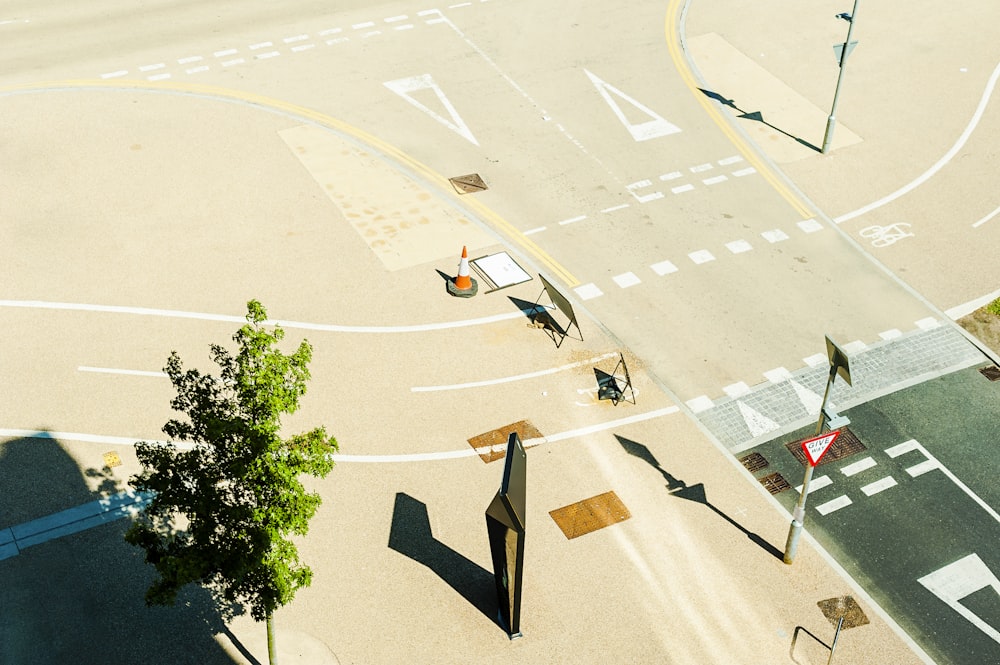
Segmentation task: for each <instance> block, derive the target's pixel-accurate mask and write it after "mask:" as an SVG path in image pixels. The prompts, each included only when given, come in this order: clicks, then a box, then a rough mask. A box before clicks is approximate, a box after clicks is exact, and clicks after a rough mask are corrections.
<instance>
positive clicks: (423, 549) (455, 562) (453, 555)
mask: <svg viewBox="0 0 1000 665" xmlns="http://www.w3.org/2000/svg"><path fill="white" fill-rule="evenodd" d="M389 549H391V550H395V551H396V552H399V553H400V554H402V555H404V556H407V557H409V558H411V559H413V560H414V561H416V562H417V563H420V564H423V565H424V566H427V567H428V568H430V569H431V571H433V572H434V573H435V574H436V575H437V576H438V577H440V578H441V579H442V580H444V582H445V583H446V584H447V585H448V586H450V587H451V588H452V589H454V590H455V591H456V592H458V595H460V596H462V598H464V599H465V600H467V601H468V602H469V603H471V604H472V606H473V607H475V608H476V609H478V610H479V611H480V612H482V613H483V614H484V615H486V617H487V618H489V620H490V621H492V622H493V623H496V617H497V610H498V605H497V598H496V585H495V583H494V580H493V573H491V572H489V571H488V570H486V569H485V568H483V567H482V566H480V565H478V564H477V563H475V562H473V561H470V560H469V559H467V558H465V557H464V556H462V555H461V554H459V553H458V552H456V551H455V550H453V549H451V548H450V547H448V546H447V545H445V544H444V543H442V542H441V541H439V540H437V539H436V538H435V537H434V534H433V533H431V521H430V518H429V517H428V515H427V505H426V504H425V503H423V502H422V501H418V500H417V499H414V498H413V497H412V496H410V495H409V494H405V493H403V492H398V493H397V494H396V503H395V505H394V506H393V509H392V526H391V527H390V529H389ZM497 625H498V626H499V625H500V624H497Z"/></svg>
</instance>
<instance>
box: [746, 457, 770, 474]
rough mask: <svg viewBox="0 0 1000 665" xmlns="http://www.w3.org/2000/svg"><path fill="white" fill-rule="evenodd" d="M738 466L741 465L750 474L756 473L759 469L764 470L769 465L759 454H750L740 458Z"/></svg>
mask: <svg viewBox="0 0 1000 665" xmlns="http://www.w3.org/2000/svg"><path fill="white" fill-rule="evenodd" d="M740 464H742V465H743V466H744V467H745V468H746V470H747V471H749V472H750V473H756V472H757V471H760V470H761V469H766V468H767V467H768V465H770V462H768V461H767V459H766V458H765V457H764V456H763V455H761V454H760V453H750V454H749V455H746V456H745V457H741V458H740Z"/></svg>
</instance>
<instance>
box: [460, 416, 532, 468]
mask: <svg viewBox="0 0 1000 665" xmlns="http://www.w3.org/2000/svg"><path fill="white" fill-rule="evenodd" d="M511 432H517V435H518V437H520V439H521V443H525V442H527V441H528V440H530V439H540V438H542V433H541V432H539V431H538V430H537V429H536V428H535V426H534V425H532V424H531V423H530V422H528V421H527V420H519V421H518V422H516V423H511V424H510V425H504V426H503V427H498V428H497V429H495V430H493V431H490V432H486V433H485V434H479V435H477V436H474V437H472V438H471V439H469V445H470V446H472V447H473V448H475V449H476V452H477V453H479V457H480V458H481V459H482V460H483V461H484V462H486V463H487V464H489V463H490V462H495V461H497V460H498V459H503V458H504V456H505V455H506V454H507V439H509V438H510V433H511Z"/></svg>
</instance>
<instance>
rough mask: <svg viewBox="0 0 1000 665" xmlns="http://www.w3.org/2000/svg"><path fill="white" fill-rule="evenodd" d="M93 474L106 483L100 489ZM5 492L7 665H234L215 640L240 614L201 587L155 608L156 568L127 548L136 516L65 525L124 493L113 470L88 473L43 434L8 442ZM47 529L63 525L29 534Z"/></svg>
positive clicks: (2, 562)
mask: <svg viewBox="0 0 1000 665" xmlns="http://www.w3.org/2000/svg"><path fill="white" fill-rule="evenodd" d="M98 459H99V457H98ZM86 476H89V477H92V478H97V479H99V487H98V489H97V490H96V491H94V490H91V489H90V487H88V484H87V483H86V482H85V477H86ZM0 487H2V488H3V491H2V492H0V536H4V535H5V534H6V536H7V537H9V541H7V542H4V539H3V538H0V543H4V544H3V545H0V607H2V608H3V615H4V618H3V620H2V621H0V663H32V664H33V665H36V664H40V665H45V664H48V663H52V664H54V665H55V664H61V663H74V664H79V665H88V664H90V663H94V664H98V663H101V664H104V663H137V662H164V663H192V664H198V665H202V664H205V665H233V663H234V659H233V657H231V656H230V655H229V654H228V653H227V652H226V650H225V649H224V648H223V647H222V646H221V645H220V644H219V643H218V642H217V641H216V640H215V639H214V638H213V635H217V634H219V633H226V632H227V628H226V626H225V619H226V617H227V616H231V615H232V613H239V612H240V611H241V608H224V607H222V606H220V605H219V603H217V602H216V600H215V599H214V598H213V596H212V594H211V592H209V591H208V590H206V589H204V588H201V587H197V586H191V587H189V588H186V589H184V590H183V591H182V593H181V594H180V595H179V597H178V601H177V604H176V605H175V606H173V607H148V608H147V607H146V606H145V601H144V596H145V592H146V589H147V588H148V587H149V585H150V583H151V582H152V581H153V573H154V571H153V569H152V567H150V566H147V565H146V564H145V563H144V561H143V554H142V552H141V551H140V550H139V549H138V548H135V547H132V546H130V545H128V544H127V543H126V542H125V540H124V534H125V531H126V529H127V528H128V526H129V520H128V519H120V518H119V517H118V514H112V513H110V512H109V513H108V515H107V516H106V518H101V519H92V520H91V521H89V522H87V527H89V528H82V527H81V528H80V529H79V530H75V531H74V527H73V526H72V523H70V525H69V526H67V527H65V528H60V526H59V525H60V524H61V523H62V521H63V520H67V519H70V518H71V517H72V516H73V515H74V514H75V509H78V508H80V507H82V506H85V505H87V504H95V503H96V502H97V501H98V500H102V499H106V498H108V496H109V494H108V493H112V494H113V493H120V492H121V491H123V489H125V488H124V487H123V483H122V482H121V481H120V480H118V479H116V478H115V477H114V476H113V474H112V473H111V470H110V469H108V468H106V467H105V468H104V469H81V467H80V465H78V463H77V462H76V461H75V460H74V459H73V457H72V456H70V455H69V454H68V453H67V452H66V450H65V449H64V448H63V446H62V445H61V444H60V442H59V441H58V440H57V439H56V438H55V437H54V436H52V435H51V434H49V433H47V432H44V431H40V432H37V433H36V434H34V435H33V436H25V437H21V438H18V439H8V440H0ZM29 526H30V527H31V529H28V528H26V527H29ZM45 526H52V527H54V528H52V529H51V531H50V532H44V531H42V532H41V533H42V535H41V536H35V537H32V538H24V537H22V536H24V534H26V533H28V532H29V530H34V532H36V533H37V532H38V531H37V529H35V527H45ZM261 630H263V628H262V629H261ZM231 641H232V642H233V645H234V647H235V648H236V649H237V650H241V646H242V645H240V644H239V642H238V640H236V639H235V637H232V638H231ZM241 652H242V653H243V655H244V656H245V657H247V662H250V663H251V665H260V663H259V662H257V661H256V660H254V659H253V658H252V656H250V655H249V653H248V652H246V650H245V649H242V650H241ZM235 662H240V663H242V662H245V661H243V660H242V659H238V660H236V661H235Z"/></svg>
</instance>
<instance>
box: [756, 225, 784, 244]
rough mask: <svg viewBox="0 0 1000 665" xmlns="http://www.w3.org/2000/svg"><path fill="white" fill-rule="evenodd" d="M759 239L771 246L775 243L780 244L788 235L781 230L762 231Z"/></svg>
mask: <svg viewBox="0 0 1000 665" xmlns="http://www.w3.org/2000/svg"><path fill="white" fill-rule="evenodd" d="M760 235H761V237H762V238H763V239H764V240H766V241H768V242H769V243H771V244H774V243H776V242H781V241H782V240H788V234H787V233H785V232H784V231H782V230H781V229H772V230H770V231H764V232H763V233H761V234H760Z"/></svg>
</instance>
